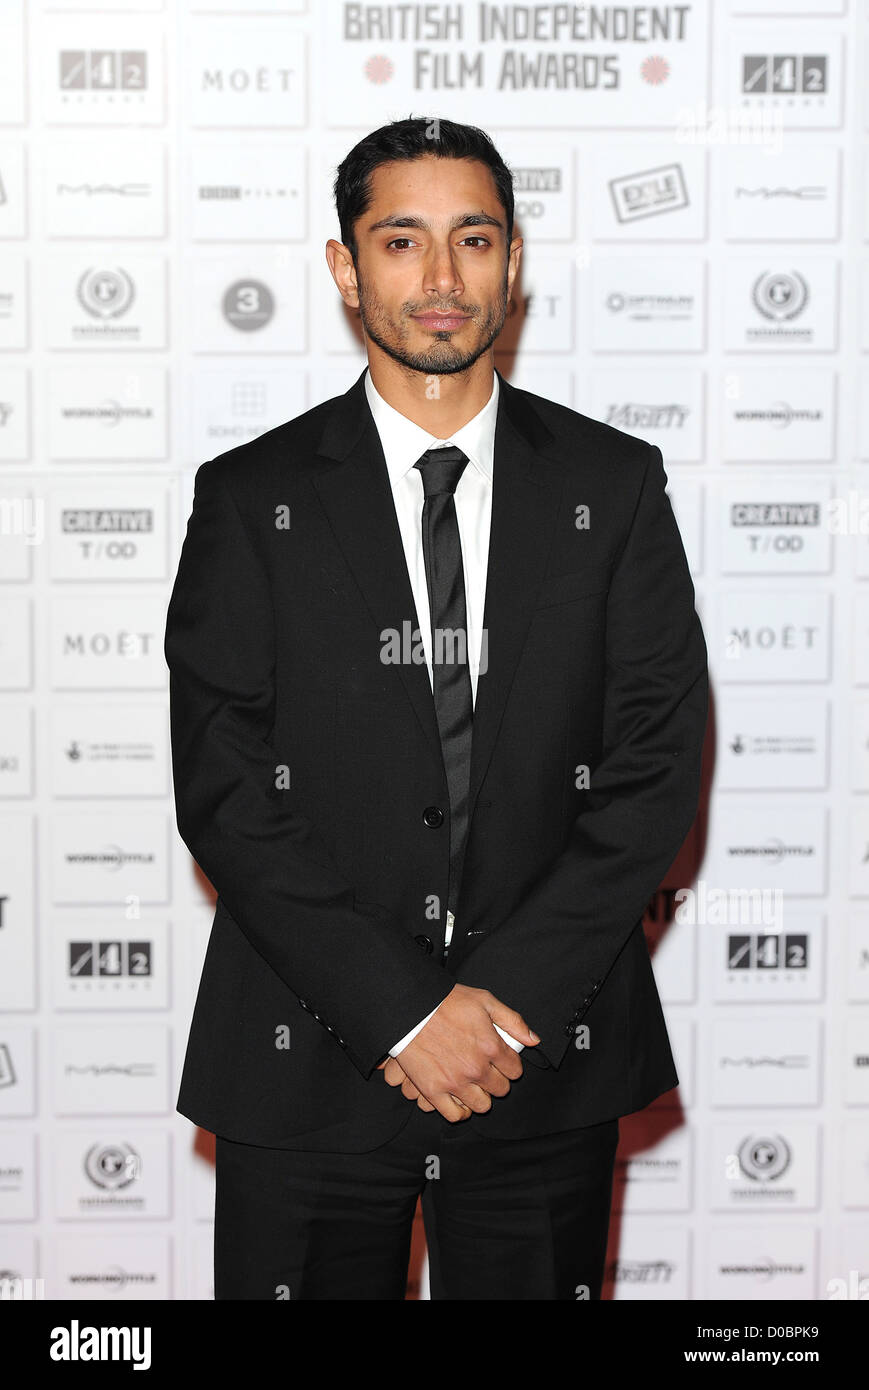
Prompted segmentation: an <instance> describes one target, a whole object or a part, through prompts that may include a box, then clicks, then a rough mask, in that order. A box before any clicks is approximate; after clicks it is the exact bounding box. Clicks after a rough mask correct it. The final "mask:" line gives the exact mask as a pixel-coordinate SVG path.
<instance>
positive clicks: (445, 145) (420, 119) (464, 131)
mask: <svg viewBox="0 0 869 1390" xmlns="http://www.w3.org/2000/svg"><path fill="white" fill-rule="evenodd" d="M426 154H433V155H436V156H437V157H438V158H439V159H478V160H479V161H480V163H481V164H485V165H486V166H487V168H489V169H491V171H492V178H493V179H494V180H495V188H496V190H497V193H498V200H499V202H500V203H501V206H502V207H503V209H504V212H505V213H506V216H507V245H508V246H509V244H510V242H511V241H512V239H513V175H512V174H511V172H510V170H509V169H508V167H507V165H506V164H505V163H504V161H503V159H502V158H501V156H500V154H499V153H498V151H497V150H496V149H495V146H494V144H493V142H492V140H491V138H490V137H489V136H488V135H487V134H486V132H485V131H484V130H479V129H478V127H477V126H473V125H458V124H457V123H456V122H455V121H447V120H443V119H441V118H440V117H435V116H408V117H407V118H406V119H404V120H400V121H391V122H390V123H389V125H384V126H381V127H380V129H379V130H372V132H371V134H370V135H366V136H365V137H364V139H362V140H360V141H359V143H358V144H357V145H354V146H353V149H352V150H351V151H350V153H349V154H348V155H345V157H344V158H343V159H342V161H341V163H340V164H339V165H338V172H337V175H336V177H335V184H334V188H333V194H334V198H335V206H336V208H337V210H338V222H339V224H340V226H341V240H342V242H343V243H344V245H345V246H346V247H347V248H348V249H349V251H350V254H351V256H352V257H353V260H354V261H355V260H356V252H357V249H358V248H357V244H356V237H355V235H354V232H353V228H354V226H355V224H356V222H357V220H358V218H360V217H362V215H363V214H364V213H365V212H367V210H368V208H369V207H370V206H371V175H372V174H373V173H374V170H375V169H376V168H377V167H378V166H379V165H380V164H387V163H389V162H390V161H391V160H398V159H419V158H420V157H421V156H422V155H426Z"/></svg>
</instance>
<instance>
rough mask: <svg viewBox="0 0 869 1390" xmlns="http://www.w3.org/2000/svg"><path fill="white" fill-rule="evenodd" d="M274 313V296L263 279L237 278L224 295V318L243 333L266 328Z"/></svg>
mask: <svg viewBox="0 0 869 1390" xmlns="http://www.w3.org/2000/svg"><path fill="white" fill-rule="evenodd" d="M274 314H275V301H274V296H273V295H272V292H271V290H270V289H269V287H268V285H265V284H263V282H262V280H236V281H235V283H234V284H232V285H230V286H229V289H228V290H227V291H226V293H225V294H224V296H223V315H224V318H225V319H226V321H227V323H229V324H231V325H232V327H233V328H238V329H239V330H240V331H241V332H242V333H255V332H257V330H258V329H260V328H265V326H266V325H267V324H269V323H271V321H272V319H273V318H274Z"/></svg>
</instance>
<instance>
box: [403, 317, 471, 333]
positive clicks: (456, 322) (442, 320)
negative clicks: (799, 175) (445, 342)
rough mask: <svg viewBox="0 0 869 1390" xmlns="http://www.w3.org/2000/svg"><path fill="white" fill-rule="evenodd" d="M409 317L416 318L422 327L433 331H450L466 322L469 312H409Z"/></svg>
mask: <svg viewBox="0 0 869 1390" xmlns="http://www.w3.org/2000/svg"><path fill="white" fill-rule="evenodd" d="M411 318H414V319H416V321H417V323H418V324H420V325H421V326H422V327H423V328H428V329H430V330H431V331H432V332H434V333H445V332H446V333H450V332H453V331H454V330H455V329H457V328H461V326H462V324H464V323H467V322H468V319H469V318H470V314H438V313H434V314H432V313H429V314H411Z"/></svg>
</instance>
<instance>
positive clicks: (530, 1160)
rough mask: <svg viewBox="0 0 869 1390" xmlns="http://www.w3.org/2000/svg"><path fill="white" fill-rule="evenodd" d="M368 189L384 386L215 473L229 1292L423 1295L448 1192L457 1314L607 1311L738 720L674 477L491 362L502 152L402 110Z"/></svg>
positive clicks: (201, 474) (215, 1001) (201, 495)
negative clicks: (620, 1158)
mask: <svg viewBox="0 0 869 1390" xmlns="http://www.w3.org/2000/svg"><path fill="white" fill-rule="evenodd" d="M335 195H336V202H337V208H338V215H339V221H340V226H341V234H342V238H343V240H342V241H341V242H338V241H334V240H330V241H329V242H328V243H327V246H326V256H327V260H328V264H329V269H330V271H331V273H332V276H333V278H334V280H335V283H336V285H337V287H338V289H339V291H340V293H341V295H342V298H343V299H344V302H345V303H346V304H347V305H348V306H349V307H350V308H351V309H354V310H355V309H357V308H358V311H359V314H360V317H361V321H362V327H363V330H364V335H365V346H366V349H367V354H368V367H367V369H366V370H365V371H364V372H363V373H362V374H361V375H360V377H359V378H358V380H357V381H356V383H355V384H354V385H353V386H352V387H351V388H350V390H349V391H348V392H347V393H346V394H345V395H343V396H338V397H336V398H335V399H333V400H330V401H327V402H325V403H324V404H322V405H319V406H316V407H315V408H314V409H312V410H309V411H307V412H306V413H305V414H304V415H302V416H300V417H299V418H298V419H296V420H292V421H290V422H289V423H288V424H285V425H281V426H280V427H278V428H277V429H273V430H270V431H269V432H268V433H267V434H265V435H263V436H262V437H261V438H260V439H258V440H256V441H253V442H251V443H248V444H244V445H242V446H240V447H238V448H236V449H232V450H230V451H229V452H228V453H226V454H223V455H221V456H220V457H219V458H216V459H212V460H210V461H209V462H208V463H205V464H203V465H202V466H201V467H200V468H199V470H198V472H197V474H196V487H195V497H194V506H193V512H192V515H191V517H190V520H189V522H188V528H187V535H186V539H185V542H184V546H183V550H182V554H181V559H180V564H179V568H178V574H177V578H176V582H175V588H174V591H173V594H172V598H171V602H170V605H169V611H168V619H167V628H166V644H165V651H166V659H167V662H168V665H169V668H170V696H171V722H172V751H173V769H174V781H175V798H176V806H177V818H178V827H179V831H180V833H181V835H182V837H183V839H184V841H185V843H186V844H187V845H188V847H189V849H190V851H191V853H192V854H193V856H194V858H195V859H196V860H197V862H198V863H199V865H200V866H201V868H202V869H203V871H204V872H205V874H207V876H208V878H209V879H210V880H211V882H212V884H213V885H214V887H215V889H216V890H217V894H218V898H217V908H216V914H215V918H214V924H213V927H212V934H211V938H210V941H209V946H208V951H207V954H206V958H205V962H204V966H203V971H202V980H201V984H200V989H199V995H198V998H197V1002H196V1008H195V1012H194V1017H193V1022H192V1027H191V1033H190V1040H189V1044H188V1050H187V1056H186V1061H185V1066H184V1072H183V1077H182V1082H181V1089H180V1095H179V1099H178V1108H179V1110H180V1111H181V1112H182V1113H183V1114H185V1115H187V1116H188V1117H189V1118H190V1119H191V1120H193V1121H194V1122H195V1123H197V1124H200V1125H202V1126H204V1127H206V1128H207V1129H210V1130H212V1131H214V1133H215V1134H216V1135H217V1149H216V1153H217V1159H216V1162H217V1173H216V1178H217V1190H216V1209H215V1292H216V1297H217V1298H241V1299H265V1298H272V1299H281V1298H291V1299H297V1298H302V1299H312V1298H313V1299H382V1298H385V1299H390V1298H391V1299H397V1298H402V1297H403V1295H404V1288H405V1280H406V1274H407V1262H408V1250H409V1242H410V1234H411V1228H412V1220H413V1214H414V1209H415V1205H416V1201H417V1197H418V1196H419V1195H420V1194H422V1199H423V1214H424V1218H425V1226H426V1236H427V1242H428V1248H429V1257H430V1274H431V1291H432V1297H433V1298H450V1299H502V1298H504V1299H512V1298H516V1299H584V1298H599V1297H600V1289H601V1283H602V1269H603V1261H604V1254H605V1247H606V1237H607V1225H608V1219H609V1206H610V1199H611V1186H612V1172H613V1161H614V1154H615V1148H616V1144H617V1139H618V1119H619V1117H620V1116H621V1115H624V1114H628V1113H630V1112H632V1111H635V1110H638V1109H640V1108H642V1107H643V1106H645V1105H647V1104H648V1103H649V1102H650V1101H651V1100H653V1099H654V1098H655V1097H656V1096H658V1095H660V1094H661V1093H662V1092H664V1091H666V1090H668V1089H670V1088H671V1087H673V1086H675V1085H676V1084H677V1082H678V1078H677V1075H676V1071H675V1068H674V1065H673V1059H672V1056H671V1052H670V1048H669V1045H668V1039H667V1033H666V1028H665V1025H664V1020H663V1015H662V1012H661V1006H660V1002H659V999H658V995H657V991H656V988H655V983H654V979H653V976H652V970H651V964H650V960H649V954H648V950H647V947H646V943H645V938H644V935H643V930H642V922H641V918H642V913H643V909H644V907H645V905H646V903H647V901H648V899H649V898H650V896H651V894H652V893H653V892H654V890H655V888H656V887H657V885H658V884H659V882H660V881H661V879H662V877H663V875H664V874H665V872H666V870H667V869H668V867H669V866H670V864H671V863H672V861H673V859H674V857H675V855H676V853H677V852H678V850H679V848H680V846H681V844H682V842H683V840H684V838H685V835H686V833H687V831H688V830H689V828H690V826H691V823H692V820H693V817H694V814H695V810H696V805H697V798H698V788H699V774H700V761H701V747H702V743H703V735H704V727H705V721H706V710H707V669H706V647H705V643H704V639H703V635H702V631H701V627H700V623H699V620H698V617H697V614H696V612H695V609H694V593H693V588H692V584H691V580H690V577H689V573H688V568H687V565H686V562H685V556H684V551H683V548H682V544H681V540H680V537H679V533H678V530H677V528H676V524H675V521H674V518H673V514H672V511H671V509H670V505H669V501H668V499H667V497H666V494H665V491H664V488H665V483H666V475H665V473H664V469H663V461H662V457H661V454H660V451H659V450H658V449H657V448H655V447H653V446H651V445H648V444H646V443H643V442H641V441H638V440H635V439H633V438H632V437H630V436H628V435H626V434H623V433H621V432H620V431H617V430H614V429H611V428H609V427H607V426H605V425H602V424H599V423H597V422H595V421H593V420H591V419H588V418H587V417H585V416H584V415H581V414H578V413H576V412H574V411H572V410H569V409H567V408H566V407H564V406H560V405H557V404H555V403H554V402H552V401H548V400H546V399H544V398H542V397H538V396H534V395H531V394H529V393H528V392H524V391H520V390H517V389H516V388H514V387H512V386H511V385H510V384H509V382H508V381H506V380H505V378H503V377H502V376H501V375H500V373H497V372H496V371H495V370H494V362H493V344H494V342H495V340H496V339H497V337H498V334H499V332H500V330H501V328H502V326H503V323H504V319H505V315H506V312H507V307H508V304H509V298H510V292H511V289H512V286H513V284H514V281H515V277H516V273H517V270H518V267H519V261H520V256H521V249H522V239H521V238H520V237H517V236H514V235H513V196H512V180H511V176H510V173H509V171H508V169H507V168H506V166H505V165H504V163H503V161H502V160H501V158H500V156H499V155H498V153H497V151H496V150H495V148H494V146H493V145H492V142H491V141H490V140H489V138H488V136H486V135H485V134H484V133H483V132H481V131H479V130H477V129H475V128H473V127H467V126H461V125H457V124H454V123H452V122H449V121H446V120H441V121H437V122H427V121H425V120H423V119H417V118H411V119H408V120H402V121H396V122H394V123H392V124H390V125H388V126H385V127H383V128H382V129H380V130H377V131H374V132H373V133H372V134H371V135H369V136H367V137H366V138H365V139H363V140H362V141H360V142H359V144H358V145H356V147H355V148H354V149H353V150H352V151H351V152H350V154H348V155H347V157H346V159H345V160H344V161H343V162H342V164H341V165H340V166H339V168H338V174H337V179H336V183H335ZM526 1063H527V1065H526Z"/></svg>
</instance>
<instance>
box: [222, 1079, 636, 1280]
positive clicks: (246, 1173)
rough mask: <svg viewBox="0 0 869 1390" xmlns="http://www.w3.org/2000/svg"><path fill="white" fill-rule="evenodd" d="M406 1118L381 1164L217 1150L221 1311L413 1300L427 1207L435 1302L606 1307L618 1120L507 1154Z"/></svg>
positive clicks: (235, 1146)
mask: <svg viewBox="0 0 869 1390" xmlns="http://www.w3.org/2000/svg"><path fill="white" fill-rule="evenodd" d="M497 1103H498V1102H497V1100H496V1101H495V1104H496V1105H497ZM407 1105H408V1109H409V1111H410V1112H411V1114H410V1116H409V1118H408V1121H407V1123H406V1124H405V1126H404V1127H403V1129H402V1130H401V1131H400V1132H399V1133H398V1134H397V1135H395V1136H394V1138H392V1139H391V1140H390V1141H389V1142H388V1143H386V1144H383V1145H381V1147H380V1148H378V1149H373V1150H372V1151H371V1152H369V1153H361V1154H358V1153H353V1154H347V1153H311V1152H307V1151H301V1150H297V1149H273V1148H261V1147H259V1146H255V1145H251V1144H239V1143H237V1142H235V1141H234V1140H230V1139H223V1138H221V1137H220V1136H218V1138H217V1144H216V1168H217V1173H216V1177H217V1187H216V1198H215V1227H214V1290H215V1298H216V1299H271V1300H273V1301H274V1300H279V1299H281V1298H289V1299H290V1300H291V1301H295V1300H297V1299H403V1298H404V1296H405V1286H406V1281H407V1272H408V1260H409V1254H410V1243H411V1234H412V1227H413V1217H414V1211H415V1208H416V1201H417V1197H418V1196H420V1195H422V1210H423V1220H424V1225H425V1234H426V1243H427V1245H428V1252H429V1278H430V1294H431V1298H432V1299H568V1300H571V1301H574V1300H577V1299H588V1298H591V1299H599V1298H600V1291H601V1284H602V1281H603V1267H604V1259H605V1255H606V1244H607V1231H608V1227H609V1216H610V1203H611V1199H612V1180H613V1166H614V1161H615V1152H616V1146H617V1144H618V1133H619V1122H618V1120H617V1119H613V1120H608V1121H606V1122H605V1123H604V1124H598V1125H590V1126H588V1127H585V1128H582V1129H572V1130H566V1131H564V1132H563V1133H560V1134H547V1135H541V1136H537V1137H534V1138H531V1139H513V1140H495V1139H487V1138H485V1137H483V1136H481V1135H480V1133H479V1131H476V1130H474V1129H472V1128H471V1125H472V1124H473V1120H461V1121H459V1122H458V1123H456V1124H450V1123H449V1122H448V1121H447V1120H445V1119H443V1117H442V1116H441V1115H439V1114H438V1113H437V1112H433V1113H430V1114H427V1113H425V1112H423V1111H422V1110H420V1109H419V1107H418V1106H417V1105H416V1104H415V1103H414V1102H411V1101H408V1102H407Z"/></svg>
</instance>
